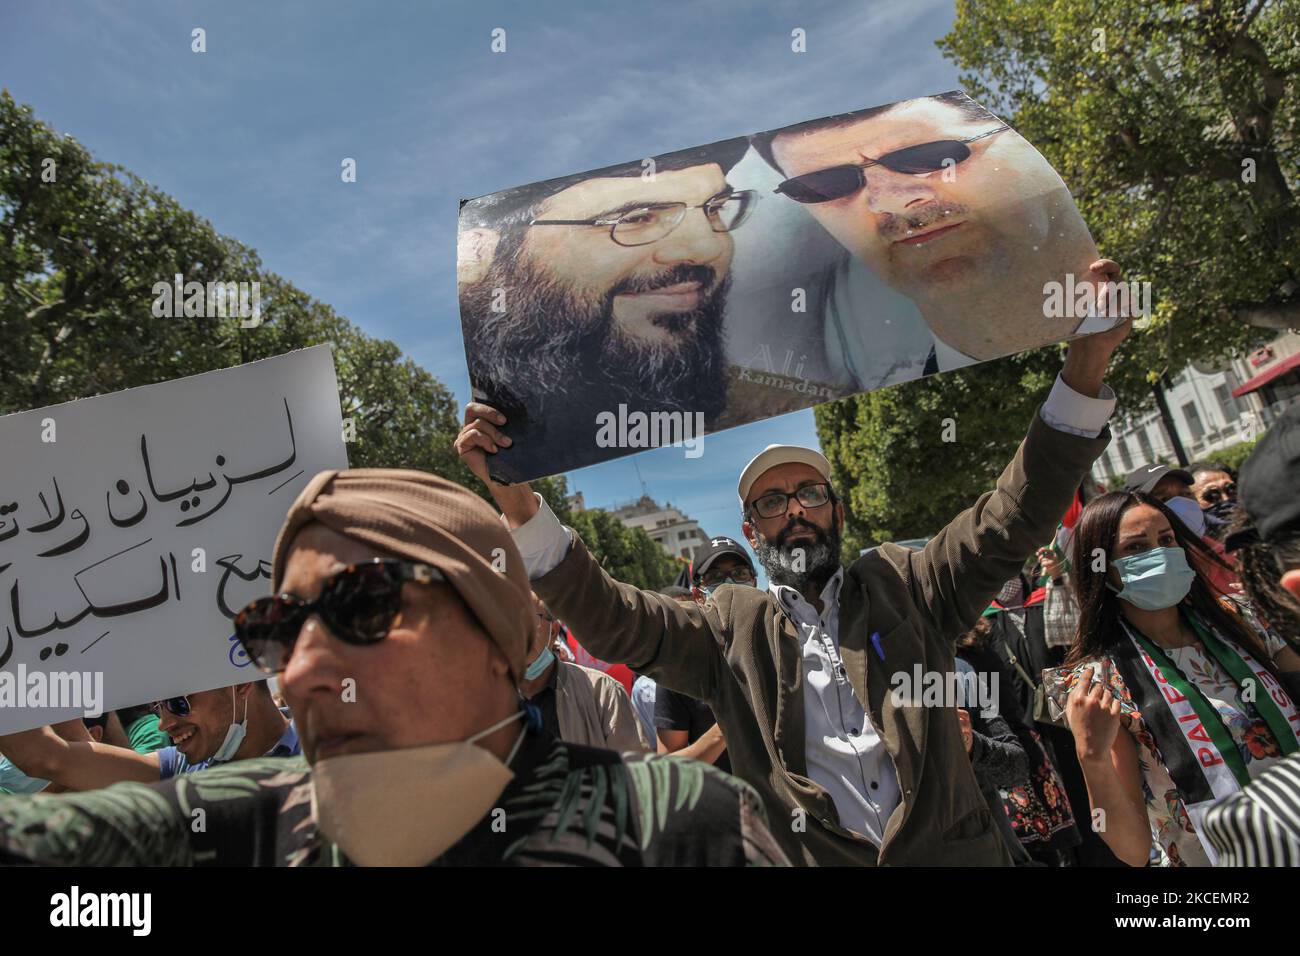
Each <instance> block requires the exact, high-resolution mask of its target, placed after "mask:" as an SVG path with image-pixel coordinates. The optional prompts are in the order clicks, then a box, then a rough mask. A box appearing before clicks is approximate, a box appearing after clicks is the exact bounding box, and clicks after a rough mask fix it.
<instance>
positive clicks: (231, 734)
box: [211, 687, 253, 763]
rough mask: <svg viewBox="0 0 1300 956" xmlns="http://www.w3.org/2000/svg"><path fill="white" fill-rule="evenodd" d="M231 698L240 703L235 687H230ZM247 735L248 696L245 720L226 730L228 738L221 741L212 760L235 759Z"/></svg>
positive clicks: (213, 761)
mask: <svg viewBox="0 0 1300 956" xmlns="http://www.w3.org/2000/svg"><path fill="white" fill-rule="evenodd" d="M248 696H249V697H251V696H253V695H252V694H249V695H248ZM230 698H231V703H232V704H234V705H235V706H238V705H239V700H238V698H237V697H236V696H235V689H234V688H233V687H232V688H230ZM247 736H248V697H245V698H244V719H243V721H242V722H240V723H238V724H231V725H230V729H229V730H227V731H226V739H225V740H223V741H222V742H221V746H220V747H218V748H217V752H216V753H214V754H213V755H212V757H211V762H212V763H225V762H226V761H227V760H233V759H234V757H235V752H236V751H238V750H239V746H240V744H242V743H243V742H244V738H245V737H247Z"/></svg>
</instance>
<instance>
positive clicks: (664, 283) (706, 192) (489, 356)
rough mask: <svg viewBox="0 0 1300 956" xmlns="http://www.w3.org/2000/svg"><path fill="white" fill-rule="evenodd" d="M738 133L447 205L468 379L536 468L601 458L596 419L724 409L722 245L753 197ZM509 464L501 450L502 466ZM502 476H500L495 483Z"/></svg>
mask: <svg viewBox="0 0 1300 956" xmlns="http://www.w3.org/2000/svg"><path fill="white" fill-rule="evenodd" d="M748 148H749V144H748V141H747V140H746V139H744V138H738V139H732V140H727V141H725V142H721V143H715V144H712V145H710V146H703V147H699V148H696V149H690V150H684V151H681V152H676V153H669V154H666V155H663V156H657V157H653V158H652V159H651V160H647V161H644V162H638V163H626V164H622V165H618V166H611V167H608V168H605V169H600V170H595V171H592V172H587V173H582V174H578V175H574V176H568V177H563V178H561V179H554V180H548V181H547V182H543V183H536V184H533V185H529V186H522V187H519V188H517V189H511V190H506V191H503V192H499V193H494V194H492V195H489V196H485V197H482V198H480V199H476V200H471V201H468V202H466V203H464V204H462V208H461V218H460V233H459V241H458V247H457V285H458V291H459V296H460V305H461V323H462V329H463V332H464V337H465V345H466V354H467V358H468V362H469V372H470V382H471V385H472V386H473V389H474V394H475V397H476V398H477V399H480V400H484V401H490V402H491V403H492V404H493V405H494V406H495V407H498V408H502V409H503V410H505V411H506V412H507V414H509V415H510V417H511V423H512V429H511V436H512V438H514V439H518V438H519V437H521V436H527V438H528V442H527V445H528V447H529V448H530V449H534V450H540V449H542V448H545V455H546V463H547V467H548V470H549V471H550V472H551V473H555V472H559V471H565V470H569V469H572V468H578V467H582V466H583V465H587V464H592V463H593V462H595V461H598V460H601V459H604V458H608V457H610V456H609V453H608V451H607V450H605V449H602V448H600V447H598V446H597V444H596V435H597V426H596V415H597V413H599V412H605V411H609V412H613V411H616V410H617V409H618V408H619V406H620V405H625V406H626V407H627V410H628V411H629V412H635V411H642V412H647V413H649V412H681V413H684V414H685V415H687V416H689V417H690V419H691V420H692V421H694V420H696V416H697V414H699V415H702V416H703V419H702V420H703V422H704V423H705V426H706V427H709V426H711V425H712V424H713V423H714V422H715V421H716V420H717V418H718V416H719V415H721V414H722V412H723V409H724V407H725V406H726V402H727V390H728V388H727V386H728V365H727V361H726V355H725V347H724V346H725V342H724V329H723V314H724V310H725V307H726V301H727V291H728V288H729V286H730V282H731V264H732V256H733V252H734V245H733V241H732V237H731V235H730V233H731V231H732V230H733V229H736V228H738V227H739V226H740V225H741V224H742V223H743V222H744V221H745V219H746V218H747V217H748V215H749V212H750V210H751V208H752V205H753V201H754V194H753V193H751V192H749V191H746V190H737V189H734V188H733V187H732V186H731V185H730V184H729V183H728V182H727V179H726V174H727V173H728V171H729V170H730V169H731V168H732V167H733V166H734V165H735V164H736V163H737V162H738V161H739V160H740V158H741V157H742V156H743V155H744V154H745V152H746V151H747V149H748ZM502 460H503V463H506V464H507V467H508V455H507V456H503V459H502ZM506 477H509V476H508V475H507V476H506Z"/></svg>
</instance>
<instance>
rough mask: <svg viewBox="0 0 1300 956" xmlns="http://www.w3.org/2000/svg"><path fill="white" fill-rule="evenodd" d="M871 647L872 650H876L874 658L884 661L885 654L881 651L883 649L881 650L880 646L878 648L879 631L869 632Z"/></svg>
mask: <svg viewBox="0 0 1300 956" xmlns="http://www.w3.org/2000/svg"><path fill="white" fill-rule="evenodd" d="M871 646H872V647H874V648H875V649H876V656H878V657H879V658H880V659H881V660H882V661H883V660H884V659H885V652H884V650H883V649H882V648H881V646H880V632H879V631H872V632H871Z"/></svg>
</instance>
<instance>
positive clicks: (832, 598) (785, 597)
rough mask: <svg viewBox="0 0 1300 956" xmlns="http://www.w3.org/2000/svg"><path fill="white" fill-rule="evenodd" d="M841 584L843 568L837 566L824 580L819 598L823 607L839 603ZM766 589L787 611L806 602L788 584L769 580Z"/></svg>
mask: <svg viewBox="0 0 1300 956" xmlns="http://www.w3.org/2000/svg"><path fill="white" fill-rule="evenodd" d="M843 584H844V569H843V568H837V569H836V570H835V573H834V574H832V575H831V579H830V580H829V581H827V582H826V586H825V587H824V588H822V593H821V599H822V607H823V608H827V607H831V606H832V605H835V604H838V603H839V600H840V587H841V586H842V585H843ZM767 589H768V590H769V591H771V592H772V593H773V594H774V595H776V599H777V600H778V601H780V602H781V606H782V607H783V608H785V609H786V610H787V611H793V610H794V609H795V608H796V607H798V606H799V605H800V604H807V603H808V602H807V601H805V600H804V599H803V595H802V594H800V593H799V592H798V591H796V590H795V589H794V588H792V587H790V586H789V585H788V584H777V583H775V582H773V581H770V580H769V581H768V583H767Z"/></svg>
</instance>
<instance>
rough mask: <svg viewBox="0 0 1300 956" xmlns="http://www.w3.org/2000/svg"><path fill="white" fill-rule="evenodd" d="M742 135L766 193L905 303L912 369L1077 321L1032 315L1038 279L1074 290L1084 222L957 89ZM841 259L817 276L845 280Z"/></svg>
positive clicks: (1010, 135)
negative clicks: (926, 338) (768, 178)
mask: <svg viewBox="0 0 1300 956" xmlns="http://www.w3.org/2000/svg"><path fill="white" fill-rule="evenodd" d="M751 139H752V142H753V144H754V147H755V149H756V150H757V151H758V152H759V153H760V154H761V155H762V156H763V158H764V159H766V160H767V162H768V163H769V164H770V165H771V166H772V167H773V168H774V169H776V170H777V172H779V173H780V174H781V175H782V176H784V177H786V178H785V179H784V181H782V182H781V183H780V185H779V186H777V188H776V191H777V192H778V193H779V194H781V195H783V196H784V197H785V198H787V199H789V200H792V201H794V202H797V203H800V204H801V205H803V207H804V208H805V209H807V210H808V212H809V213H810V214H811V215H812V216H813V217H814V218H815V219H816V220H817V222H818V223H820V224H821V226H823V227H824V228H825V229H826V230H827V231H828V232H829V233H830V234H831V235H833V236H834V237H835V239H836V240H838V241H839V243H840V244H841V245H842V246H843V247H844V248H845V249H846V250H847V251H848V253H850V255H851V256H853V257H855V258H856V259H857V260H859V261H860V262H862V263H863V264H865V265H866V266H867V267H868V268H869V269H870V270H871V272H872V273H874V274H875V276H877V277H878V278H879V279H880V280H881V281H883V282H884V283H885V284H886V285H887V286H889V287H890V288H891V289H893V290H895V291H897V292H900V293H902V294H903V295H906V296H907V297H909V298H910V299H911V300H912V301H913V302H915V303H916V305H917V307H918V308H919V310H920V312H921V315H922V317H923V318H924V319H925V322H926V324H927V325H928V326H929V328H930V331H931V332H932V333H933V335H934V343H935V344H934V350H933V351H932V352H931V353H930V354H929V355H928V356H926V357H925V358H924V366H923V367H922V368H921V369H918V372H919V374H929V373H931V372H936V371H943V370H945V369H949V368H959V367H962V366H964V365H969V364H971V363H973V362H979V361H984V360H987V359H992V358H997V357H999V356H1002V355H1007V354H1010V353H1013V352H1017V351H1020V350H1022V349H1025V348H1029V347H1032V346H1036V345H1041V344H1044V343H1047V342H1055V341H1059V340H1061V339H1064V338H1066V337H1067V336H1070V335H1072V334H1074V333H1075V331H1076V329H1077V328H1078V327H1079V326H1080V324H1081V317H1072V316H1066V317H1063V318H1049V317H1045V316H1044V314H1043V313H1044V308H1043V305H1044V288H1043V287H1044V283H1045V282H1047V281H1052V280H1056V281H1061V282H1063V283H1064V282H1065V275H1066V274H1067V273H1071V274H1073V275H1074V276H1075V278H1076V281H1077V282H1078V283H1080V284H1082V283H1083V282H1085V281H1088V280H1089V278H1090V276H1089V265H1090V263H1092V262H1093V261H1094V260H1096V259H1097V252H1096V248H1095V246H1094V245H1093V243H1092V239H1091V237H1090V236H1089V233H1088V229H1087V226H1086V225H1085V224H1084V222H1083V219H1082V217H1080V215H1079V213H1078V211H1077V209H1076V208H1075V206H1074V203H1073V200H1072V199H1071V198H1070V195H1069V192H1068V190H1067V189H1066V186H1065V184H1064V183H1063V182H1062V181H1061V178H1060V177H1059V176H1058V175H1057V174H1056V171H1055V170H1053V169H1052V167H1051V166H1050V165H1049V164H1048V163H1047V161H1046V160H1045V159H1043V157H1042V156H1041V155H1039V154H1038V152H1037V151H1036V150H1035V149H1034V148H1033V146H1031V145H1030V144H1029V143H1028V142H1027V141H1026V140H1025V139H1023V138H1022V137H1021V136H1020V135H1019V134H1018V133H1016V132H1015V130H1013V129H1011V128H1010V127H1008V126H1007V125H1006V124H1005V123H1003V122H1002V121H1001V120H999V119H998V117H996V116H994V115H993V114H992V113H990V112H988V111H987V110H985V109H984V108H983V107H981V106H980V105H979V104H977V103H975V102H974V101H973V100H971V99H970V98H969V97H968V96H966V94H964V93H961V92H952V93H944V94H941V95H939V96H932V97H924V98H919V99H914V100H906V101H903V102H900V103H894V104H889V105H886V106H881V107H874V108H872V109H867V110H860V111H857V112H853V113H843V114H838V115H835V116H829V117H825V118H823V119H817V120H811V121H809V122H806V123H798V124H796V125H794V126H788V127H785V128H783V129H778V130H771V131H768V132H765V133H759V134H756V135H755V136H753V137H752V138H751ZM849 265H850V263H849V262H848V260H847V259H846V260H845V262H844V263H841V264H840V265H839V266H838V267H837V268H834V269H832V270H830V272H829V273H828V275H827V281H828V282H830V283H836V282H845V281H847V269H848V266H849ZM828 297H833V293H828ZM872 314H873V308H872V303H871V302H870V301H864V302H862V303H860V304H858V305H857V306H855V307H854V308H853V309H852V310H850V311H849V314H848V315H841V316H840V317H839V319H838V320H839V321H850V322H862V323H867V324H868V325H869V324H870V323H872V321H873V318H872ZM829 340H832V339H831V337H830V336H829V335H828V341H829ZM833 340H834V341H840V342H843V343H846V346H848V347H859V348H866V347H868V343H869V342H870V341H871V340H870V336H869V334H868V335H867V336H865V337H859V336H853V335H840V336H837V337H835V339H833ZM854 343H856V346H855V345H854ZM846 364H848V365H849V367H850V368H851V367H853V363H852V362H848V363H846ZM863 364H865V363H863ZM860 384H861V385H863V386H864V387H871V386H872V384H874V383H865V382H864V383H860Z"/></svg>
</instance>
